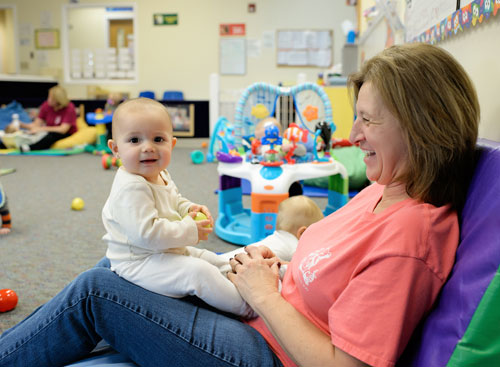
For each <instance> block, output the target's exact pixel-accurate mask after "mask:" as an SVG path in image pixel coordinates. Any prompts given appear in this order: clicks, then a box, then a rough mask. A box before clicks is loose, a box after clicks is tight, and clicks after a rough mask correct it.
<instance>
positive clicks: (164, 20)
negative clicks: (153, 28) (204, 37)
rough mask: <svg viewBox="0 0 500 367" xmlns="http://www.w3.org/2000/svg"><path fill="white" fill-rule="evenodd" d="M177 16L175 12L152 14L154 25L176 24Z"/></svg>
mask: <svg viewBox="0 0 500 367" xmlns="http://www.w3.org/2000/svg"><path fill="white" fill-rule="evenodd" d="M178 21H179V16H178V15H177V14H154V15H153V24H154V25H177V24H178Z"/></svg>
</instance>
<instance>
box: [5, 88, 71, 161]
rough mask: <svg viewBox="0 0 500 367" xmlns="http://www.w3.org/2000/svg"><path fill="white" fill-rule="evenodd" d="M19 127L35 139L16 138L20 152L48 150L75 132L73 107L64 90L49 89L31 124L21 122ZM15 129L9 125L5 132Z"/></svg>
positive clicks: (21, 136)
mask: <svg viewBox="0 0 500 367" xmlns="http://www.w3.org/2000/svg"><path fill="white" fill-rule="evenodd" d="M19 127H20V128H21V129H25V130H26V131H27V133H28V134H29V135H32V136H33V137H35V136H36V137H37V138H35V139H30V136H27V135H26V134H22V135H19V136H18V137H16V141H17V144H16V146H17V148H19V149H21V151H23V152H27V151H30V150H42V149H49V148H50V147H51V146H52V144H54V143H55V142H56V141H58V140H61V139H63V138H66V137H68V136H70V135H71V134H73V133H74V132H76V130H77V126H76V110H75V105H74V104H73V103H72V102H71V101H70V100H69V99H68V95H67V93H66V90H65V89H64V88H63V87H61V86H59V85H56V86H55V87H52V88H50V89H49V95H48V98H47V100H46V101H45V102H43V103H42V105H41V107H40V111H39V113H38V116H37V117H36V118H35V120H34V121H33V122H32V123H24V122H21V123H20V126H19ZM15 129H16V128H15V127H12V126H10V125H9V126H7V128H6V129H5V130H6V131H12V130H15ZM6 145H7V144H4V143H0V148H3V149H4V148H6Z"/></svg>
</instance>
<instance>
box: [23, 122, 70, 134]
mask: <svg viewBox="0 0 500 367" xmlns="http://www.w3.org/2000/svg"><path fill="white" fill-rule="evenodd" d="M35 121H36V120H35ZM33 124H34V122H33ZM33 124H30V125H33ZM28 126H29V125H28ZM70 128H71V124H66V123H62V124H61V125H57V126H46V125H33V126H31V127H30V128H29V131H30V132H31V133H37V132H39V131H47V132H52V133H59V134H66V133H67V132H68V131H69V129H70Z"/></svg>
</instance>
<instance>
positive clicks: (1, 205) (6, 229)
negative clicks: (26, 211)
mask: <svg viewBox="0 0 500 367" xmlns="http://www.w3.org/2000/svg"><path fill="white" fill-rule="evenodd" d="M0 216H1V217H2V227H0V235H4V234H7V233H10V229H11V228H12V225H11V223H10V212H9V207H8V205H7V196H6V195H5V192H4V191H3V187H2V183H1V182H0Z"/></svg>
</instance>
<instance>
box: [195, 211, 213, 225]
mask: <svg viewBox="0 0 500 367" xmlns="http://www.w3.org/2000/svg"><path fill="white" fill-rule="evenodd" d="M205 219H207V216H206V215H205V214H203V213H202V212H198V213H196V216H195V217H194V220H196V221H198V220H205ZM205 227H206V228H210V227H211V225H210V224H209V225H206V226H205Z"/></svg>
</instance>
